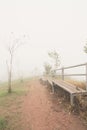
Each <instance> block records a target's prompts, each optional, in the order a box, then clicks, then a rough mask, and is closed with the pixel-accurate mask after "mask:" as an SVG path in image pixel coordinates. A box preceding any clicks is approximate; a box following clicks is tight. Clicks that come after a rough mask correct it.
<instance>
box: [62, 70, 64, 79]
mask: <svg viewBox="0 0 87 130" xmlns="http://www.w3.org/2000/svg"><path fill="white" fill-rule="evenodd" d="M62 80H64V68H62Z"/></svg>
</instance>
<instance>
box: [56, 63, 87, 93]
mask: <svg viewBox="0 0 87 130" xmlns="http://www.w3.org/2000/svg"><path fill="white" fill-rule="evenodd" d="M81 66H84V67H85V74H65V73H64V70H66V69H72V68H76V67H81ZM59 70H61V71H62V73H61V74H59V76H62V80H64V78H65V76H85V77H86V91H87V63H85V64H79V65H74V66H68V67H62V68H59V69H56V70H55V71H59Z"/></svg>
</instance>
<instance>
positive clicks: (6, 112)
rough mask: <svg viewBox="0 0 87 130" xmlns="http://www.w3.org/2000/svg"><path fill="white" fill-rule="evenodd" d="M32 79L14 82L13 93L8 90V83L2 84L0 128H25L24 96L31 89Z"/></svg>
mask: <svg viewBox="0 0 87 130" xmlns="http://www.w3.org/2000/svg"><path fill="white" fill-rule="evenodd" d="M30 81H31V79H24V80H23V81H21V80H15V81H13V82H12V93H11V94H9V93H8V92H7V89H8V84H7V83H2V84H0V130H20V129H21V130H24V128H23V123H22V122H21V121H22V104H23V97H24V96H26V94H27V92H28V91H29V87H28V84H29V83H30Z"/></svg>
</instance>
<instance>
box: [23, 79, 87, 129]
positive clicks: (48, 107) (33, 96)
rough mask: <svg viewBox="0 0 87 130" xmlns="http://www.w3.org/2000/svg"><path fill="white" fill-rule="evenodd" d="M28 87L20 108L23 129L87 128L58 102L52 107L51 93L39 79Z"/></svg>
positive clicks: (77, 117)
mask: <svg viewBox="0 0 87 130" xmlns="http://www.w3.org/2000/svg"><path fill="white" fill-rule="evenodd" d="M29 87H30V91H29V93H28V94H27V95H26V96H25V98H24V103H23V110H22V114H23V117H22V118H23V122H22V123H23V125H24V130H87V127H86V126H85V125H84V124H83V122H82V121H81V119H80V118H79V116H76V115H73V114H70V113H68V112H66V111H65V109H64V108H62V107H61V105H60V102H57V108H56V107H54V105H55V106H56V104H54V103H53V102H52V95H51V94H50V93H49V92H48V91H47V88H46V87H45V86H42V85H41V84H40V83H39V81H33V82H32V83H31V84H30V85H29ZM55 108H56V109H55Z"/></svg>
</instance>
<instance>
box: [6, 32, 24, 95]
mask: <svg viewBox="0 0 87 130" xmlns="http://www.w3.org/2000/svg"><path fill="white" fill-rule="evenodd" d="M11 35H13V33H11ZM25 37H26V36H25V35H23V37H22V38H25ZM22 40H23V39H21V38H14V37H13V39H12V41H11V42H10V43H9V44H8V46H7V51H8V53H9V64H8V62H7V61H6V64H7V69H8V93H11V92H12V70H13V67H12V65H13V59H14V55H15V52H16V50H17V49H18V47H20V46H21V45H22V44H24V43H25V42H24V41H22Z"/></svg>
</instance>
